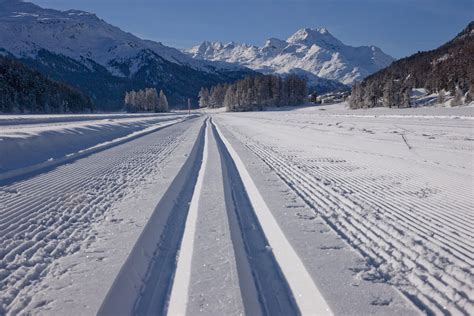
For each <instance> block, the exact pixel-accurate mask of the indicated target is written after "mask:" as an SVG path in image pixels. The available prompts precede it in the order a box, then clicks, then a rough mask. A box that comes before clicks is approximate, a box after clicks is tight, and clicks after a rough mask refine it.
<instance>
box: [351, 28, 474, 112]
mask: <svg viewBox="0 0 474 316" xmlns="http://www.w3.org/2000/svg"><path fill="white" fill-rule="evenodd" d="M413 88H425V89H426V90H427V91H428V92H430V93H436V92H440V91H443V90H445V91H450V92H451V94H453V95H454V94H460V93H462V94H463V95H464V94H465V95H466V97H467V99H469V98H472V94H473V93H474V22H471V23H469V25H468V26H467V27H466V28H465V29H464V30H463V31H462V32H461V33H459V34H458V35H457V36H456V37H455V38H454V39H453V40H451V41H449V42H448V43H446V44H444V45H443V46H441V47H439V48H437V49H435V50H432V51H428V52H418V53H416V54H414V55H412V56H410V57H407V58H403V59H400V60H398V61H396V62H394V63H392V64H391V65H390V66H389V67H387V68H385V69H383V70H381V71H379V72H377V73H375V74H373V75H371V76H369V77H367V78H366V79H365V80H363V81H362V82H361V83H358V84H356V85H354V86H353V88H352V95H351V102H350V106H351V108H365V107H376V106H385V107H409V106H410V93H411V90H412V89H413ZM441 93H442V94H444V91H443V92H441Z"/></svg>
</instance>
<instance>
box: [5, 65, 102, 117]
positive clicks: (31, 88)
mask: <svg viewBox="0 0 474 316" xmlns="http://www.w3.org/2000/svg"><path fill="white" fill-rule="evenodd" d="M92 110H93V105H92V102H91V100H90V99H89V98H88V97H87V96H85V95H84V94H82V93H81V92H79V91H77V90H76V89H74V88H71V87H69V86H67V85H65V84H62V83H59V82H56V81H53V80H50V79H48V78H46V77H45V76H43V75H42V74H41V73H39V72H38V71H35V70H32V69H30V68H28V67H27V66H25V65H23V64H22V63H20V62H18V61H16V60H13V59H11V58H8V57H3V56H0V113H77V112H90V111H92Z"/></svg>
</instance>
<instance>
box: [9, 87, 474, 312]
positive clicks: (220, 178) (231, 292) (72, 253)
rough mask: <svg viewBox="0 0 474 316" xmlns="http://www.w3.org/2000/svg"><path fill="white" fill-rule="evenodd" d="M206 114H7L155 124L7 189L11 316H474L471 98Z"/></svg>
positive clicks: (50, 127)
mask: <svg viewBox="0 0 474 316" xmlns="http://www.w3.org/2000/svg"><path fill="white" fill-rule="evenodd" d="M414 93H416V94H419V95H420V96H423V95H424V94H425V92H424V91H422V90H416V91H414ZM202 114H203V115H202V116H200V117H196V116H197V115H195V116H194V117H189V118H188V119H184V118H186V117H185V116H184V115H178V114H174V113H173V114H168V115H126V114H116V115H117V116H115V117H113V115H112V116H110V114H106V115H105V117H107V119H106V118H105V117H104V116H101V115H92V116H77V117H73V116H71V117H70V116H62V117H55V116H44V117H41V116H33V117H31V116H30V117H24V118H22V117H20V116H16V117H13V116H12V117H10V118H9V119H6V118H1V119H0V122H1V121H2V120H3V121H4V122H3V124H2V125H0V126H1V127H0V128H1V129H2V134H4V135H7V134H8V135H10V136H9V137H10V138H12V139H16V140H22V139H30V138H32V137H39V136H40V137H47V136H46V135H48V134H49V133H52V134H55V133H57V134H60V135H62V134H66V135H67V136H61V137H66V138H67V140H68V142H70V143H74V142H75V140H76V139H77V138H78V137H80V135H81V134H78V133H75V134H74V135H75V136H71V135H68V133H67V132H66V130H68V129H71V130H74V131H76V132H77V131H78V130H81V131H82V132H83V133H85V134H88V133H91V132H88V130H94V129H97V130H98V131H100V132H101V133H105V134H107V135H109V134H108V133H106V132H105V130H104V129H105V127H104V126H108V127H110V128H111V129H117V130H119V129H127V132H126V136H127V135H133V133H136V132H141V131H145V130H147V129H148V128H150V130H147V132H146V133H141V134H139V135H135V136H136V137H132V138H126V139H124V140H123V141H121V142H118V143H115V142H113V140H115V139H117V138H115V136H114V137H112V138H111V140H110V141H111V144H110V146H107V147H106V148H101V150H99V151H94V152H90V153H89V154H88V155H84V156H81V157H77V159H74V160H70V161H64V162H62V163H58V164H57V165H55V166H54V168H38V169H37V170H36V171H35V172H34V173H32V174H24V175H23V176H21V177H17V178H8V179H4V180H2V181H1V182H0V314H19V313H23V314H57V315H59V314H74V315H76V314H97V313H98V314H106V313H107V312H109V314H110V313H112V314H117V313H126V314H130V313H139V314H140V313H143V314H144V313H146V312H153V313H161V314H165V313H168V314H173V313H174V312H177V313H180V314H188V315H195V314H231V315H238V314H243V313H246V314H259V313H261V312H265V311H266V312H268V313H269V314H275V313H277V312H278V311H280V312H284V313H285V314H295V313H297V312H302V313H309V314H310V313H314V312H315V311H319V312H320V313H319V314H329V313H332V314H335V315H340V314H344V315H347V314H356V315H367V314H378V315H381V314H383V315H415V314H419V313H420V312H425V313H428V314H429V313H433V314H444V313H451V314H472V313H473V312H474V303H473V302H472V297H473V296H474V284H473V281H472V266H473V264H474V257H473V256H472V254H473V253H474V248H473V247H474V239H473V235H472V231H473V229H472V228H473V227H474V222H473V220H474V218H473V216H472V209H473V206H474V197H473V195H472V187H473V184H474V169H473V168H474V165H473V161H474V151H473V149H474V148H473V146H474V143H473V140H474V135H473V130H474V128H473V127H474V106H467V107H456V108H447V107H441V106H433V107H420V108H410V109H384V108H377V109H368V110H349V109H347V105H346V104H344V103H342V104H335V105H328V106H307V107H299V108H278V109H271V110H268V111H265V112H252V113H223V112H222V111H220V110H213V111H209V112H207V113H206V112H204V111H202ZM107 115H109V116H107ZM206 117H210V119H209V124H207V125H206V123H205V121H206ZM7 120H10V121H9V122H10V123H7ZM14 122H16V123H14ZM35 122H36V123H35ZM168 123H169V124H170V126H168V127H166V128H160V127H161V126H162V124H168ZM124 126H128V127H124ZM130 126H134V127H133V128H131V127H130ZM129 127H130V128H129ZM134 128H136V129H137V130H136V131H134V130H133V129H134ZM91 135H92V134H91ZM126 136H125V137H126ZM92 138H93V137H92ZM77 143H78V144H80V143H81V142H80V141H78V142H77ZM38 146H39V147H41V145H38ZM94 146H95V145H92V147H94ZM58 147H59V146H58ZM86 147H87V148H90V147H89V146H86ZM50 148H53V147H50ZM3 149H4V147H2V143H1V142H0V150H2V151H3ZM79 151H80V149H79ZM5 152H7V151H5ZM60 152H61V151H60ZM28 153H29V154H30V156H35V155H34V154H31V153H34V152H32V151H29V152H28ZM14 170H17V169H14ZM20 170H21V168H20ZM0 175H2V173H0ZM170 297H171V301H169V298H170ZM168 304H170V305H168Z"/></svg>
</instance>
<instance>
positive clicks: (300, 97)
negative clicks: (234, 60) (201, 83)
mask: <svg viewBox="0 0 474 316" xmlns="http://www.w3.org/2000/svg"><path fill="white" fill-rule="evenodd" d="M307 96H308V89H307V84H306V80H304V79H302V78H300V77H299V76H297V75H289V76H287V77H286V78H281V77H279V76H275V75H259V76H249V77H246V78H245V79H242V80H239V81H236V82H234V83H232V84H220V85H217V86H214V87H212V88H211V89H210V90H209V89H208V88H202V89H201V91H200V92H199V106H200V107H208V108H219V107H226V109H227V111H236V112H237V111H254V110H262V109H264V108H266V107H269V106H276V107H279V106H295V105H299V104H302V103H304V102H305V100H306V98H307Z"/></svg>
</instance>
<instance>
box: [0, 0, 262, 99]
mask: <svg viewBox="0 0 474 316" xmlns="http://www.w3.org/2000/svg"><path fill="white" fill-rule="evenodd" d="M0 48H2V49H3V50H5V51H7V52H8V53H10V54H12V55H13V56H15V57H16V58H19V59H21V60H23V61H24V62H26V63H28V64H30V65H31V66H33V67H35V68H37V69H39V70H40V71H42V72H45V73H47V74H48V75H50V76H51V77H53V78H55V79H58V80H64V81H66V82H69V83H71V84H73V85H75V86H77V87H79V88H81V89H82V90H83V91H84V92H86V93H88V94H89V95H91V96H92V97H93V99H95V101H96V103H97V104H98V105H99V106H102V107H104V106H105V107H106V108H117V106H119V104H118V103H121V101H122V97H123V95H124V92H125V91H126V90H129V89H132V88H142V87H149V86H152V87H156V88H158V89H164V90H165V92H166V93H167V94H168V95H169V96H170V97H171V99H172V100H173V101H174V102H175V103H176V102H183V103H184V102H185V100H186V99H187V98H188V97H193V98H195V97H196V96H197V93H198V91H199V89H200V88H201V87H202V86H206V85H208V86H209V85H212V84H216V83H219V82H224V81H232V80H235V79H239V78H242V77H243V76H245V75H246V74H249V73H253V72H252V71H250V70H249V69H245V68H243V67H241V66H237V65H232V64H227V63H223V62H209V61H200V60H195V59H193V58H191V57H189V56H188V55H187V54H184V53H182V52H181V51H179V50H177V49H174V48H170V47H167V46H164V45H163V44H161V43H157V42H153V41H148V40H142V39H140V38H138V37H136V36H134V35H133V34H130V33H127V32H124V31H122V30H121V29H119V28H117V27H115V26H112V25H110V24H108V23H106V22H105V21H104V20H102V19H100V18H98V17H97V16H95V15H94V14H91V13H88V12H84V11H78V10H69V11H57V10H51V9H43V8H41V7H39V6H37V5H34V4H32V3H28V2H22V1H18V0H0ZM120 105H121V104H120Z"/></svg>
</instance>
